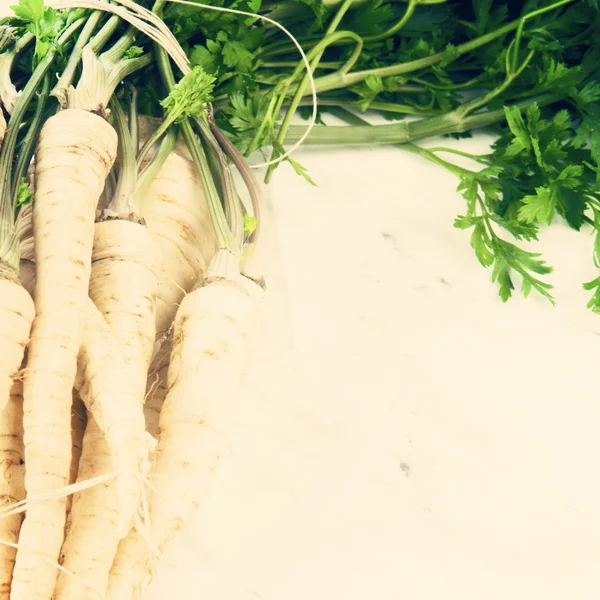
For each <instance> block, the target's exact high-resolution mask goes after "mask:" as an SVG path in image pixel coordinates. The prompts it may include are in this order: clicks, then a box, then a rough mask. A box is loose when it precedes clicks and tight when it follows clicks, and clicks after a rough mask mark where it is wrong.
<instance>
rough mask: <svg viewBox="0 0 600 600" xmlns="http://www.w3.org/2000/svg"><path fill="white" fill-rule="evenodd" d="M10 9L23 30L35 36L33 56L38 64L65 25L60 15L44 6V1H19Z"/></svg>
mask: <svg viewBox="0 0 600 600" xmlns="http://www.w3.org/2000/svg"><path fill="white" fill-rule="evenodd" d="M10 8H11V10H12V11H13V12H14V13H15V17H16V18H17V19H18V20H19V21H21V22H22V23H23V24H24V27H25V29H26V30H27V31H29V32H30V33H32V34H33V35H34V36H35V51H34V56H35V60H36V61H38V62H39V61H40V60H41V59H42V58H44V56H45V55H46V52H47V51H48V48H49V47H50V46H51V45H52V44H54V43H55V41H56V38H57V36H58V34H59V33H60V31H61V30H62V28H63V26H64V24H65V22H64V19H63V17H62V15H61V14H60V13H58V12H57V11H55V10H54V9H53V8H50V7H49V6H45V5H44V0H19V4H17V5H15V6H11V7H10Z"/></svg>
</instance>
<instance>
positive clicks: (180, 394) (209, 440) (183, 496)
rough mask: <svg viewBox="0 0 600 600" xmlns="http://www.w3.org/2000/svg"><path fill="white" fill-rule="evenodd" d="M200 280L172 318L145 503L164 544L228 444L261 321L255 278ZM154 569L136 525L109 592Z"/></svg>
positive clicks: (130, 591) (130, 587) (140, 581)
mask: <svg viewBox="0 0 600 600" xmlns="http://www.w3.org/2000/svg"><path fill="white" fill-rule="evenodd" d="M204 283H205V285H203V286H202V287H200V288H198V289H196V290H194V291H193V292H192V293H191V294H189V295H188V296H186V297H185V298H184V300H183V301H182V303H181V306H180V308H179V311H178V312H177V317H176V319H175V324H174V332H173V350H172V353H171V360H170V366H169V375H168V393H167V396H166V398H165V402H164V405H163V407H162V410H161V412H160V421H159V425H160V428H159V438H158V439H159V442H158V447H157V450H156V463H155V465H154V468H153V471H152V475H153V479H152V482H153V485H154V486H155V488H156V491H152V492H151V495H150V507H149V516H150V523H151V532H150V534H151V536H152V540H153V544H154V546H155V547H156V548H158V549H159V550H161V551H163V550H164V549H165V548H166V546H167V544H168V543H169V541H170V540H171V538H172V536H174V535H175V534H176V533H177V532H178V531H179V530H180V529H182V527H183V526H184V525H185V523H187V522H189V521H190V519H191V518H192V517H193V515H194V513H195V511H196V509H197V508H198V506H199V504H200V503H201V502H202V500H203V498H204V497H205V495H206V492H207V490H208V489H209V487H210V485H211V484H212V482H213V479H214V472H215V469H216V468H217V465H218V463H219V460H220V458H221V456H222V455H223V453H224V452H226V451H227V448H228V432H229V428H230V421H231V419H232V415H233V412H234V411H233V404H234V403H235V398H236V396H237V392H238V385H239V376H241V374H242V370H243V366H244V360H245V358H246V356H247V342H248V340H249V338H250V337H251V334H252V332H253V329H254V328H255V327H256V325H257V322H258V321H259V314H260V312H259V301H260V298H261V296H262V290H261V289H260V288H259V287H258V286H257V285H256V284H254V283H253V282H251V281H249V280H247V279H245V278H241V277H240V278H239V280H236V281H230V280H225V279H211V280H207V281H205V282H204ZM151 573H152V560H151V555H150V552H149V548H148V545H147V544H146V542H145V541H144V539H143V537H142V536H141V535H140V533H139V532H137V531H133V532H131V533H130V535H129V536H128V537H127V538H126V539H125V540H123V541H122V542H121V544H120V546H119V550H118V551H117V556H116V559H115V562H114V564H113V567H112V569H111V576H110V580H109V585H108V590H107V598H108V599H109V600H131V599H138V598H140V597H141V593H142V589H143V587H144V586H145V584H146V583H147V582H148V581H149V580H150V578H151Z"/></svg>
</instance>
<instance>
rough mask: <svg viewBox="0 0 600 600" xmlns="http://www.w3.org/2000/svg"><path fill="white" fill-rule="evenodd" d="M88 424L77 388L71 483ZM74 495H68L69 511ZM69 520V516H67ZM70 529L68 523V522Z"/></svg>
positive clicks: (73, 414) (73, 425)
mask: <svg viewBox="0 0 600 600" xmlns="http://www.w3.org/2000/svg"><path fill="white" fill-rule="evenodd" d="M86 424H87V414H86V409H85V404H84V403H83V401H82V400H81V398H80V397H79V394H78V392H77V391H76V390H73V406H72V407H71V448H72V450H71V468H70V469H69V484H71V483H75V482H76V481H77V473H78V471H79V459H80V458H81V448H82V447H83V434H84V433H85V427H86ZM72 501H73V496H67V512H69V511H70V510H71V504H72ZM67 521H69V517H67ZM67 529H68V523H67Z"/></svg>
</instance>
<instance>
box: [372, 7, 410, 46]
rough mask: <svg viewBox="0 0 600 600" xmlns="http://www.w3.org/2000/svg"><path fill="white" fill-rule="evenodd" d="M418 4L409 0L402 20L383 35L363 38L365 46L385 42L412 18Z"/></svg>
mask: <svg viewBox="0 0 600 600" xmlns="http://www.w3.org/2000/svg"><path fill="white" fill-rule="evenodd" d="M418 3H419V0H410V2H409V3H408V6H407V7H406V11H405V12H404V14H403V15H402V18H401V19H400V20H399V21H398V22H397V23H396V24H395V25H394V26H392V27H390V28H389V29H388V30H387V31H384V32H383V33H379V34H377V35H372V36H369V37H366V38H364V41H365V44H369V43H371V42H380V41H381V40H385V39H387V38H389V37H391V36H393V35H394V34H396V33H398V32H399V31H400V30H401V29H402V28H403V27H404V26H405V25H406V24H407V23H408V21H409V19H410V18H411V17H412V16H413V14H414V12H415V8H416V7H417V4H418Z"/></svg>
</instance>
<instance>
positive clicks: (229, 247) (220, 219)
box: [153, 0, 241, 255]
mask: <svg viewBox="0 0 600 600" xmlns="http://www.w3.org/2000/svg"><path fill="white" fill-rule="evenodd" d="M163 4H164V0H157V1H156V3H155V4H154V7H153V12H154V13H156V14H159V13H160V12H161V10H162V6H163ZM154 53H155V56H156V63H157V66H158V70H159V72H160V75H161V79H162V81H163V85H164V86H165V88H166V89H167V90H168V91H169V92H170V91H171V90H172V89H173V88H174V87H175V86H176V82H175V76H174V75H173V69H172V67H171V63H170V61H169V56H168V54H167V52H166V51H165V50H164V48H162V47H161V46H159V45H158V44H155V45H154ZM181 132H182V134H183V137H184V139H185V142H186V144H187V146H188V149H189V151H190V154H191V155H192V160H193V161H194V164H195V165H196V168H197V169H198V173H199V175H200V180H201V182H202V188H203V190H204V193H205V194H206V198H207V202H208V209H209V212H210V216H211V221H212V224H213V227H214V230H215V235H216V238H217V245H218V247H219V250H224V251H226V252H227V253H229V254H232V255H239V252H240V250H241V248H239V247H236V244H235V240H234V237H233V234H232V232H231V230H230V228H229V225H228V224H227V219H226V217H225V213H224V211H223V206H222V204H221V201H220V198H219V194H218V192H217V189H216V186H215V182H214V181H213V179H212V177H211V175H210V169H209V166H208V161H207V159H206V155H205V153H204V150H203V148H202V146H201V144H200V141H199V140H198V137H197V136H196V134H195V132H194V130H193V128H192V124H191V123H190V120H189V119H188V118H183V120H182V121H181Z"/></svg>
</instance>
